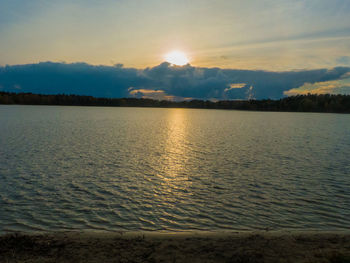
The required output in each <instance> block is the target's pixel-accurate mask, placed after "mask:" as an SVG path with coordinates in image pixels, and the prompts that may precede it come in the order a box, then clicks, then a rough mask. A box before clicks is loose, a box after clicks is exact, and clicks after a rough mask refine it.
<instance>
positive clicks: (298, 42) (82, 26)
mask: <svg viewBox="0 0 350 263" xmlns="http://www.w3.org/2000/svg"><path fill="white" fill-rule="evenodd" d="M0 36H1V37H0V65H6V64H10V65H13V64H26V63H37V62H42V61H54V62H61V61H64V62H68V63H71V62H86V63H89V64H93V65H113V64H117V63H122V64H124V65H125V66H127V67H135V68H146V67H153V66H156V65H159V64H160V63H161V62H163V61H164V56H165V54H166V53H167V52H170V51H171V50H181V51H183V52H185V53H186V54H187V55H188V56H189V58H190V63H191V65H194V66H198V67H221V68H236V69H238V68H239V69H253V70H255V69H261V70H273V71H284V70H295V69H299V70H300V69H314V68H330V67H335V66H350V1H349V0H332V1H329V0H293V1H290V0H288V1H287V0H278V1H276V0H191V1H188V0H147V1H144V0H104V1H100V0H75V1H73V0H70V1H68V0H50V1H47V0H31V1H27V0H0Z"/></svg>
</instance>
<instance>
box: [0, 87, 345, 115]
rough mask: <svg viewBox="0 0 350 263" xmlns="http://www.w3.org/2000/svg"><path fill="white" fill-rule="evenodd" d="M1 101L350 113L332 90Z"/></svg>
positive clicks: (5, 98)
mask: <svg viewBox="0 0 350 263" xmlns="http://www.w3.org/2000/svg"><path fill="white" fill-rule="evenodd" d="M0 104H22V105H65V106H105V107H162V108H200V109H234V110H252V111H292V112H337V113H350V95H331V94H320V95H316V94H307V95H297V96H291V97H286V98H282V99H279V100H271V99H264V100H220V101H209V100H190V101H179V102H175V101H168V100H153V99H147V98H140V99H138V98H95V97H92V96H80V95H66V94H57V95H43V94H33V93H13V92H0Z"/></svg>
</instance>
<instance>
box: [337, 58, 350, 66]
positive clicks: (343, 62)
mask: <svg viewBox="0 0 350 263" xmlns="http://www.w3.org/2000/svg"><path fill="white" fill-rule="evenodd" d="M336 62H337V63H338V64H339V65H346V66H348V65H350V56H342V57H339V58H337V60H336Z"/></svg>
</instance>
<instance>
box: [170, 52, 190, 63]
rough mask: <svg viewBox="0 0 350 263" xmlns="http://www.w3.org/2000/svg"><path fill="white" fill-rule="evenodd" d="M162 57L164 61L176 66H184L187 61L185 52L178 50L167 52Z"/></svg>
mask: <svg viewBox="0 0 350 263" xmlns="http://www.w3.org/2000/svg"><path fill="white" fill-rule="evenodd" d="M164 59H165V61H166V62H169V63H170V64H173V65H176V66H184V65H186V64H188V63H189V59H188V58H187V56H186V54H185V53H183V52H181V51H178V50H174V51H171V52H169V53H168V54H166V55H165V57H164Z"/></svg>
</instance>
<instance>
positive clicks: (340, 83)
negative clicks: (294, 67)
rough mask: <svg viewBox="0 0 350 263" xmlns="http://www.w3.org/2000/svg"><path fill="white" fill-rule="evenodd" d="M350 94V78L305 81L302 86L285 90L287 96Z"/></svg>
mask: <svg viewBox="0 0 350 263" xmlns="http://www.w3.org/2000/svg"><path fill="white" fill-rule="evenodd" d="M308 93H310V94H350V79H344V80H332V81H324V82H316V83H305V84H304V85H302V86H301V87H300V88H297V89H291V90H288V91H285V92H284V94H285V95H287V96H295V95H306V94H308Z"/></svg>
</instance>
